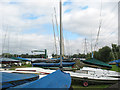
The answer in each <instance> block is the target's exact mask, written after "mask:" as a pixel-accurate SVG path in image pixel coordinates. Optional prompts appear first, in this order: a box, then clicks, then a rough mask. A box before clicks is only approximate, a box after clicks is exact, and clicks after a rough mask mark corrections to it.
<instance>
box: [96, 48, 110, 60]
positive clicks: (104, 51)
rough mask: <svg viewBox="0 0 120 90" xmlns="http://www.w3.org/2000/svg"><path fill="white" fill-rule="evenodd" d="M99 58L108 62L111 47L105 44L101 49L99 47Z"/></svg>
mask: <svg viewBox="0 0 120 90" xmlns="http://www.w3.org/2000/svg"><path fill="white" fill-rule="evenodd" d="M98 52H99V59H100V60H101V61H103V62H108V61H110V59H111V57H110V53H111V49H110V47H108V46H105V47H103V48H101V49H99V51H98Z"/></svg>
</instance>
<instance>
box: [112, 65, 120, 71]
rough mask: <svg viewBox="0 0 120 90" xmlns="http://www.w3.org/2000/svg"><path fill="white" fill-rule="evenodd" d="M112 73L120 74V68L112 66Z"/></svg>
mask: <svg viewBox="0 0 120 90" xmlns="http://www.w3.org/2000/svg"><path fill="white" fill-rule="evenodd" d="M111 70H112V71H116V72H120V67H118V66H116V65H112V69H111Z"/></svg>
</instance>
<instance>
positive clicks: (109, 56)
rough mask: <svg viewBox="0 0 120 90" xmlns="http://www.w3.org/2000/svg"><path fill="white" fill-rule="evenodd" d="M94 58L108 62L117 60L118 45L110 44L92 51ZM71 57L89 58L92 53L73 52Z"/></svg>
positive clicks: (119, 56)
mask: <svg viewBox="0 0 120 90" xmlns="http://www.w3.org/2000/svg"><path fill="white" fill-rule="evenodd" d="M93 56H94V58H96V59H98V60H100V61H103V62H109V61H112V60H118V59H120V50H119V46H117V45H116V44H112V47H109V46H104V47H102V48H100V49H99V50H98V51H93ZM72 57H73V58H86V59H91V58H92V53H87V54H86V55H85V54H80V53H79V54H74V55H73V56H72Z"/></svg>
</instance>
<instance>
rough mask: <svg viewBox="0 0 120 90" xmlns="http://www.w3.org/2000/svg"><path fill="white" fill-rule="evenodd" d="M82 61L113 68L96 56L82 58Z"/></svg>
mask: <svg viewBox="0 0 120 90" xmlns="http://www.w3.org/2000/svg"><path fill="white" fill-rule="evenodd" d="M82 62H83V63H86V64H91V65H92V64H93V65H98V66H102V67H107V68H112V66H111V65H109V64H106V63H104V62H102V61H99V60H97V59H94V58H92V59H88V60H82Z"/></svg>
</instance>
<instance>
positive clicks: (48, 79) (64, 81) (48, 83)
mask: <svg viewBox="0 0 120 90" xmlns="http://www.w3.org/2000/svg"><path fill="white" fill-rule="evenodd" d="M70 85H71V77H70V76H69V74H68V73H64V72H62V71H61V70H57V71H55V72H53V73H51V74H48V75H47V76H45V77H43V78H41V79H38V80H36V81H33V82H31V83H26V84H23V85H20V86H16V87H14V89H15V88H19V89H20V88H27V89H30V88H32V89H33V88H34V89H35V88H37V89H38V88H70ZM12 89H13V88H12Z"/></svg>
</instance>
